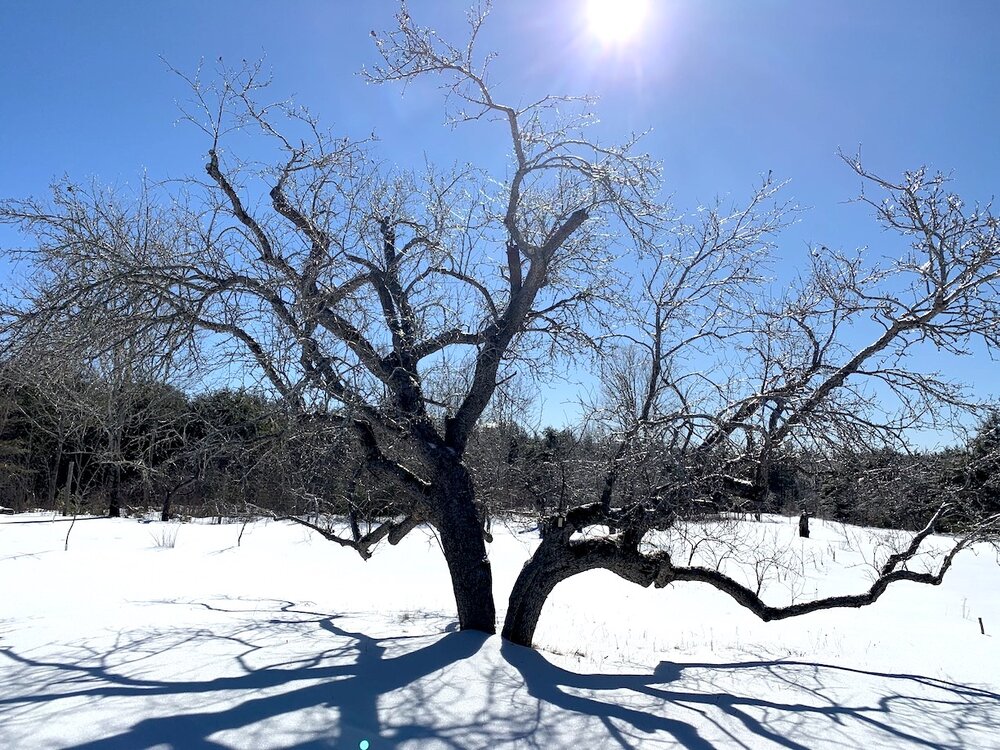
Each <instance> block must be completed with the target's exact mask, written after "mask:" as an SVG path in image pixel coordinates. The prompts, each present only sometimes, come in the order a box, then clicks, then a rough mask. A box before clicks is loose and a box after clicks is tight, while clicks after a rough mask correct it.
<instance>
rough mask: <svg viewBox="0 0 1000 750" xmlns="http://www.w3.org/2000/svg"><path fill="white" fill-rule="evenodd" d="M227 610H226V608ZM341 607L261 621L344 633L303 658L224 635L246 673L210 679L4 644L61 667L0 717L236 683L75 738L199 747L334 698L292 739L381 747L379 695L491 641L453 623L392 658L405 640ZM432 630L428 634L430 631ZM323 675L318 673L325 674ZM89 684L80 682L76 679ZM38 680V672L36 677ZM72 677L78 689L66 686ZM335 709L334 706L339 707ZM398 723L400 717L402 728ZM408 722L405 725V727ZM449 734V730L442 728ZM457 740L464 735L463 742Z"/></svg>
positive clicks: (136, 644) (99, 749) (117, 748)
mask: <svg viewBox="0 0 1000 750" xmlns="http://www.w3.org/2000/svg"><path fill="white" fill-rule="evenodd" d="M198 606H202V607H206V608H208V609H214V610H217V611H220V608H218V607H214V606H211V605H208V604H204V603H201V604H199V605H198ZM221 611H225V610H221ZM280 611H281V612H283V613H287V614H293V615H294V614H300V615H304V614H308V615H318V613H309V612H304V611H303V610H298V609H294V604H293V603H291V602H286V603H284V606H282V607H281V608H280ZM336 619H337V616H324V615H318V616H317V617H316V618H315V619H314V620H294V621H290V620H273V619H271V620H265V621H263V622H262V623H260V624H259V625H258V626H256V627H255V628H254V630H260V631H266V629H267V626H269V625H270V626H274V625H276V624H287V623H289V622H295V623H296V624H302V623H314V624H316V625H317V626H318V627H319V628H321V629H322V630H324V631H327V632H328V633H330V634H331V635H332V636H334V637H335V638H336V639H337V644H336V645H335V646H334V647H333V648H331V649H329V650H326V651H324V652H322V653H321V654H318V655H316V656H315V657H314V658H311V659H309V660H307V661H306V662H305V663H303V662H300V661H296V662H294V663H293V664H272V665H268V666H264V667H258V668H251V667H248V666H246V664H245V661H244V658H243V657H245V656H247V655H248V654H249V653H250V652H252V651H254V650H256V649H257V648H258V647H257V646H255V645H254V644H253V643H252V641H250V640H246V636H247V635H248V633H246V632H245V630H244V632H241V634H240V635H239V636H238V637H233V636H223V637H221V638H222V639H224V640H228V641H235V642H236V643H239V644H243V645H245V646H247V651H246V652H244V654H242V655H241V656H240V657H237V661H238V662H240V663H241V665H243V667H244V674H241V675H238V676H233V677H217V678H213V679H207V680H176V681H174V680H171V681H164V680H155V679H143V678H135V677H128V676H125V675H122V674H119V673H117V672H116V671H115V669H114V667H109V666H108V664H107V662H108V661H109V659H110V657H112V656H113V653H104V654H101V655H100V656H101V657H102V658H101V659H100V662H101V663H98V664H97V665H87V664H78V663H71V662H56V661H44V660H35V659H30V658H27V657H25V656H22V655H19V654H17V653H15V652H13V651H12V650H11V649H0V654H2V655H4V656H6V657H7V658H8V659H10V660H11V661H13V662H15V663H17V664H20V665H22V666H23V667H26V668H29V669H47V670H53V671H54V675H55V676H54V677H53V678H52V679H51V680H50V682H49V684H48V685H47V687H49V688H51V689H49V690H44V689H43V690H42V691H41V692H36V693H33V694H31V695H22V696H13V697H8V698H2V699H0V717H2V715H3V713H4V707H5V706H19V707H24V706H30V705H32V704H44V703H47V702H49V701H52V700H62V699H67V698H70V699H77V700H82V701H89V700H99V699H102V698H113V697H144V698H149V697H154V696H163V695H184V696H197V695H205V696H206V703H209V702H213V701H212V700H211V699H210V698H209V697H208V696H210V695H211V694H213V693H222V692H227V691H236V692H237V693H238V695H239V696H242V697H241V698H239V699H237V700H236V701H235V702H232V701H229V703H230V705H229V706H228V707H226V708H223V709H221V710H205V711H195V712H191V713H183V714H180V715H172V716H158V717H155V718H149V719H143V720H141V721H139V722H138V723H136V724H135V725H133V726H132V727H131V728H130V729H128V730H127V731H124V732H120V733H118V734H114V735H112V736H108V737H105V738H102V739H100V740H94V741H90V742H84V743H81V744H76V745H72V747H73V748H75V750H112V749H114V750H124V749H125V748H128V749H129V750H132V749H135V748H147V747H153V746H162V745H167V746H168V747H172V748H177V749H178V750H181V749H184V750H187V749H188V748H190V749H191V750H201V749H202V748H224V747H227V745H225V744H221V743H220V742H218V741H215V740H212V739H211V736H212V735H214V734H216V733H218V732H223V731H226V730H233V729H240V728H244V727H249V726H251V725H253V724H256V723H258V722H263V721H266V720H268V719H271V718H273V717H278V716H282V715H284V714H287V713H292V712H296V711H299V710H302V709H310V708H315V707H318V706H319V707H326V708H329V709H337V711H338V714H337V715H338V719H339V720H338V721H336V723H335V725H334V726H332V727H330V729H329V730H328V731H325V732H323V733H321V736H315V735H314V736H311V737H309V738H308V739H305V740H302V741H300V742H295V743H293V744H290V745H287V746H288V747H295V748H334V747H336V748H357V747H359V745H360V742H361V741H362V740H368V741H369V742H370V743H371V746H372V748H373V749H376V748H377V749H379V750H380V749H381V748H384V747H387V746H389V742H388V741H386V742H380V741H379V737H380V734H381V731H380V728H381V724H380V722H379V715H378V708H377V705H378V699H379V698H380V697H381V696H382V695H385V694H387V693H391V692H392V691H395V690H399V689H402V688H405V687H407V686H409V685H411V684H413V683H415V682H417V681H419V680H421V679H422V678H424V677H426V676H428V675H431V674H433V673H435V672H438V671H439V670H442V669H444V668H445V667H448V666H449V665H452V664H455V663H457V662H461V661H462V660H464V659H467V658H469V657H471V656H473V655H474V654H475V653H476V652H477V651H478V650H479V649H480V648H481V647H482V645H483V643H484V642H485V640H486V638H487V636H485V635H483V634H480V633H469V632H466V633H447V634H445V635H443V636H442V637H440V638H438V639H437V640H435V641H434V642H433V643H431V644H430V645H428V646H424V647H422V648H417V649H415V650H412V651H408V652H406V653H403V654H401V655H399V656H395V657H392V658H386V656H385V651H386V645H384V644H385V643H386V642H393V643H396V642H399V641H401V640H405V639H406V638H407V636H403V637H401V638H399V637H397V638H389V639H374V638H369V637H367V636H365V635H364V634H362V633H357V632H352V631H349V630H346V629H344V628H340V627H338V626H337V625H336V624H335V620H336ZM186 636H187V637H185V638H183V639H181V640H180V642H181V643H182V642H184V641H189V640H192V639H204V638H206V637H213V636H212V635H211V633H210V632H209V631H205V630H198V631H188V632H187V633H186ZM425 640H426V638H425ZM148 645H149V644H144V643H143V642H142V640H140V641H135V640H131V641H129V642H128V645H127V648H129V649H135V648H139V649H140V650H142V648H143V647H144V646H148ZM176 645H179V644H178V642H177V641H172V642H171V643H170V644H168V645H165V646H163V647H162V648H163V649H164V650H169V649H170V648H171V647H174V646H176ZM348 652H352V653H353V654H354V657H355V658H354V661H353V663H347V664H343V663H340V664H337V663H335V664H329V665H326V666H324V665H323V662H325V661H328V660H329V659H330V658H331V657H343V656H345V655H348ZM162 653H163V652H162V651H156V650H145V651H143V656H142V657H141V658H148V657H149V656H151V655H162ZM317 680H319V681H320V682H318V683H317ZM302 681H306V682H307V683H308V684H306V685H304V686H302V687H298V688H292V689H287V690H284V691H283V692H280V693H277V694H270V695H267V694H265V695H260V693H261V691H268V690H271V689H275V688H282V687H288V686H290V685H294V684H296V683H298V682H302ZM76 684H81V685H82V686H81V687H80V688H77V689H73V687H72V686H74V685H76ZM35 685H36V686H37V682H36V683H35ZM67 685H69V686H70V689H66V686H67ZM331 718H333V713H332V711H331ZM395 729H396V731H397V732H398V731H399V727H396V728H395ZM406 729H407V728H406V727H403V730H404V731H406ZM408 733H409V734H411V735H413V734H414V733H416V734H417V735H426V736H435V735H436V734H437V733H436V732H434V731H433V730H430V731H428V730H427V729H426V728H424V727H420V728H417V730H416V732H415V731H414V730H413V729H412V728H411V729H410V730H409V732H408ZM436 739H440V740H443V741H446V742H448V743H450V742H451V741H450V740H449V739H448V738H447V736H445V735H443V734H442V735H441V736H439V737H436ZM456 747H458V745H456Z"/></svg>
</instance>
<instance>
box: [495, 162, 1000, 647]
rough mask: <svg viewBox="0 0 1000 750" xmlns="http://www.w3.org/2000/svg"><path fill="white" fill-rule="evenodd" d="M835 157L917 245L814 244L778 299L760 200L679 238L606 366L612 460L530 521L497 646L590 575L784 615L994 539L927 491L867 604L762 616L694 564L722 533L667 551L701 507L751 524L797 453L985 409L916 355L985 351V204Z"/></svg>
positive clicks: (920, 176) (748, 592)
mask: <svg viewBox="0 0 1000 750" xmlns="http://www.w3.org/2000/svg"><path fill="white" fill-rule="evenodd" d="M845 160H846V161H847V163H848V165H849V166H850V167H851V168H852V169H854V170H855V172H856V173H857V174H858V175H859V176H860V177H861V179H862V181H863V185H864V190H863V192H862V198H861V200H862V201H863V202H865V203H867V204H869V205H870V206H872V207H874V209H875V214H876V218H877V220H878V222H879V223H880V224H881V225H882V226H883V227H884V228H885V229H888V230H892V231H895V232H898V233H900V234H901V235H902V236H903V237H904V238H906V239H907V240H908V241H909V244H910V247H909V249H908V250H907V252H906V253H905V254H904V255H903V257H902V258H899V259H891V260H889V261H885V262H883V263H881V264H879V263H867V262H866V261H865V258H864V255H863V254H862V253H859V254H856V255H850V256H849V255H846V254H842V253H836V252H833V251H830V250H828V249H827V248H825V247H820V248H816V249H814V250H813V252H812V254H811V257H812V267H811V269H810V270H809V272H808V273H807V274H805V275H803V276H802V277H801V279H800V281H799V282H798V283H796V284H794V285H793V286H792V287H791V289H790V290H789V291H787V292H786V293H784V294H782V295H779V296H777V297H775V296H774V295H772V294H770V293H769V287H768V286H767V285H765V284H760V283H755V280H754V279H752V278H750V277H749V276H747V275H746V274H745V269H746V268H748V267H751V266H754V265H755V263H753V262H748V261H752V260H753V258H752V256H751V255H748V251H749V250H750V249H751V248H754V249H755V252H756V251H759V249H760V248H766V246H767V245H768V240H767V238H768V236H769V235H770V234H771V232H772V231H773V229H774V227H775V223H774V218H775V215H774V214H773V213H766V212H765V213H759V212H758V210H757V207H758V206H759V205H760V197H761V195H762V193H761V192H760V191H759V192H758V193H757V194H756V195H755V196H754V197H753V198H752V200H751V201H750V204H749V207H748V208H746V209H743V210H738V211H735V212H731V213H726V212H720V211H719V210H718V209H716V210H712V211H708V212H707V214H706V215H705V216H704V218H703V219H702V221H701V222H700V223H699V224H698V225H697V226H696V227H695V228H693V229H691V230H690V231H681V232H679V234H678V237H679V240H678V244H677V246H676V248H675V249H674V250H673V251H672V253H671V254H670V255H664V256H662V259H661V261H660V263H659V264H658V265H657V266H656V267H655V269H654V271H653V273H652V274H651V275H650V276H649V277H647V279H646V282H645V285H644V295H643V299H644V300H645V305H644V306H642V307H641V309H640V313H641V314H640V316H639V319H638V321H637V323H636V329H637V331H639V335H636V336H627V337H626V338H628V339H630V343H629V347H630V348H628V349H626V350H625V351H626V352H627V354H618V355H617V356H616V357H614V358H611V359H610V360H609V363H608V365H607V367H606V374H605V379H606V382H607V383H608V389H609V394H610V395H609V398H608V399H607V401H606V404H607V405H606V409H607V413H606V419H607V421H608V422H609V423H610V424H612V425H613V426H614V427H615V428H616V429H617V432H616V434H617V439H618V445H619V448H618V451H617V452H616V454H615V456H614V460H613V461H612V462H611V463H610V465H609V468H608V470H607V473H606V479H605V483H604V486H603V489H602V490H601V491H600V492H599V493H595V496H594V497H593V498H592V500H591V502H588V503H585V504H580V505H578V506H577V507H575V508H573V509H571V510H570V511H569V512H567V513H565V514H563V515H561V516H559V517H555V516H553V517H551V518H549V519H547V520H546V522H545V523H544V524H543V525H542V530H541V534H542V541H541V544H540V545H539V547H538V548H537V550H536V552H535V553H534V555H533V556H532V558H531V559H530V560H529V561H528V563H527V564H526V565H525V567H524V569H523V570H522V572H521V574H520V576H519V578H518V580H517V582H516V583H515V585H514V589H513V591H512V594H511V601H510V607H509V609H508V614H507V619H506V623H505V626H504V630H503V632H504V635H505V637H507V638H509V639H511V640H513V641H515V642H517V643H522V644H529V645H530V643H531V640H532V637H533V635H534V631H535V627H536V625H537V623H538V618H539V616H540V615H541V611H542V607H543V605H544V602H545V600H546V598H547V596H548V595H549V593H550V592H551V591H552V589H553V588H554V587H555V585H556V584H558V583H559V582H560V581H562V580H565V579H566V578H569V577H570V576H573V575H576V574H578V573H581V572H584V571H587V570H593V569H598V568H603V569H607V570H610V571H612V572H614V573H616V574H618V575H619V576H621V577H622V578H624V579H626V580H629V581H632V582H635V583H638V584H640V585H643V586H648V585H651V584H652V585H656V586H665V585H668V584H670V583H672V582H674V581H696V582H702V583H707V584H709V585H712V586H714V587H715V588H717V589H719V590H721V591H723V592H725V593H727V594H729V595H730V596H731V597H732V598H733V599H734V600H735V601H736V602H737V603H739V604H740V605H742V606H745V607H747V608H748V609H750V610H751V611H752V612H754V614H756V615H757V616H759V617H760V618H761V619H764V620H776V619H783V618H787V617H792V616H796V615H801V614H806V613H808V612H814V611H817V610H820V609H827V608H832V607H860V606H864V605H867V604H871V603H873V602H874V601H876V600H877V599H878V598H879V596H881V594H882V593H883V592H884V591H885V590H886V589H887V587H888V586H889V585H890V584H892V583H894V582H896V581H903V580H906V581H915V582H920V583H927V584H939V583H940V582H941V581H942V579H943V576H944V575H945V573H946V572H947V571H948V569H949V568H950V566H951V564H952V562H953V560H954V558H955V555H956V554H958V553H959V552H960V551H961V550H963V549H965V548H966V547H968V546H970V545H972V544H975V543H977V542H980V541H986V542H992V543H993V544H997V543H998V540H1000V515H997V514H996V513H995V510H992V511H991V510H989V509H984V508H983V507H982V505H981V504H979V503H976V502H968V500H967V498H965V499H963V493H962V492H961V491H960V489H959V488H957V487H954V488H950V489H949V488H947V487H945V486H943V484H942V483H938V485H937V486H938V489H939V496H938V497H937V498H935V499H932V500H933V501H934V502H933V506H934V507H935V508H936V509H935V510H933V511H932V512H931V513H930V514H929V515H928V517H927V518H926V519H925V522H926V525H924V526H923V528H921V529H920V530H919V531H918V532H916V533H914V534H912V535H911V536H910V537H908V538H902V539H900V540H899V544H898V545H897V546H896V547H895V548H893V549H887V550H885V551H884V552H883V557H882V558H881V559H880V560H878V561H876V562H875V563H874V567H875V571H876V575H875V577H874V580H873V582H872V584H871V586H870V588H869V589H868V590H867V591H864V592H861V593H858V594H856V595H850V596H836V597H829V598H821V599H818V600H813V601H803V602H795V603H791V604H788V605H786V606H773V605H770V604H768V603H766V602H765V601H764V599H763V598H762V597H761V582H762V579H761V577H760V575H758V579H757V582H756V585H749V584H748V583H747V582H746V581H741V580H739V579H738V578H737V577H736V576H734V575H730V574H727V573H726V572H725V571H724V570H723V569H722V566H721V565H720V564H716V565H708V566H706V565H698V564H694V557H695V549H696V547H697V546H698V545H699V544H702V543H705V544H707V545H709V546H711V545H712V544H715V543H717V542H718V541H719V540H718V539H713V538H711V535H712V534H716V533H718V528H717V527H712V526H709V527H705V528H701V529H699V530H698V531H697V533H698V534H700V537H697V538H695V539H693V540H692V539H690V538H689V539H686V540H685V541H686V543H687V545H688V549H690V550H691V554H690V555H688V557H687V560H686V561H681V562H679V561H678V560H677V553H676V550H675V549H671V547H670V545H669V544H663V541H664V539H665V538H667V537H669V533H670V532H678V531H679V532H680V533H681V534H682V535H683V534H685V533H688V532H686V531H685V526H686V525H687V524H688V519H690V518H691V517H692V516H694V515H697V513H698V511H699V510H700V509H704V508H712V509H714V510H752V511H755V512H759V511H760V509H761V507H762V505H763V503H764V500H765V498H766V496H767V493H768V491H769V487H770V486H771V484H772V481H771V479H772V473H773V469H774V466H775V462H776V460H777V459H779V458H781V457H782V456H784V455H787V454H789V453H791V452H793V451H799V452H805V451H809V452H811V453H812V454H813V455H823V454H824V453H825V454H826V455H835V454H836V452H837V451H844V450H845V449H848V448H850V449H855V450H868V451H876V450H880V449H886V448H893V449H897V450H900V449H903V450H905V449H907V448H908V446H909V442H910V440H911V438H910V436H911V435H912V431H913V429H914V428H918V427H934V428H936V429H946V428H952V429H955V428H960V426H961V422H960V421H959V420H958V417H959V415H961V414H963V413H964V414H969V413H976V412H977V411H979V410H981V408H982V406H983V405H982V404H978V403H976V402H975V401H974V400H972V399H970V398H968V397H967V396H966V394H965V392H964V390H963V389H962V387H961V386H960V385H959V384H957V383H955V382H952V381H948V380H946V379H944V378H943V377H941V376H940V375H937V374H934V373H924V372H920V371H918V370H915V369H913V367H912V365H910V363H909V361H908V355H909V354H910V353H911V352H912V351H913V350H914V349H916V348H917V347H918V346H919V345H925V346H926V345H933V346H935V347H937V348H938V349H939V350H942V351H946V352H949V353H952V354H964V353H966V352H967V350H968V349H969V348H970V347H971V346H972V345H973V343H974V342H975V340H976V339H978V340H979V342H980V343H981V344H982V345H984V346H985V347H986V348H987V349H989V350H992V349H993V348H994V347H996V345H997V343H998V334H997V332H998V330H1000V328H998V323H1000V319H998V316H1000V296H998V291H1000V235H998V228H1000V221H998V219H997V218H996V217H994V216H993V215H992V213H991V211H990V208H989V207H988V206H985V207H982V206H973V207H971V208H968V209H967V208H966V207H965V206H964V204H963V202H962V201H961V199H959V198H958V197H957V196H956V195H954V194H953V193H951V192H949V191H948V189H947V179H946V178H944V177H942V176H941V175H930V174H928V173H927V172H926V171H925V170H918V171H916V172H911V173H907V174H906V175H904V177H903V180H902V181H901V182H899V183H894V182H891V181H888V180H886V179H883V178H881V177H878V176H876V175H874V174H872V173H871V172H869V171H867V170H866V169H865V168H864V167H863V166H862V165H861V164H860V162H859V161H858V160H856V159H850V158H847V159H845ZM762 189H763V190H767V189H768V186H767V184H765V186H764V188H762ZM873 189H874V190H877V191H879V193H880V197H879V198H875V197H872V196H871V193H870V191H871V190H873ZM734 284H735V286H734ZM864 335H869V336H870V339H869V340H868V342H867V343H864V341H863V339H861V337H862V336H864ZM859 339H861V340H862V343H854V342H856V341H858V340H859ZM705 344H707V348H706V347H705V346H704V345H705ZM650 457H653V461H652V467H653V469H654V470H655V471H656V472H658V474H659V481H657V482H655V483H654V484H653V485H651V486H649V488H648V489H647V491H646V492H645V493H644V494H641V495H640V496H638V497H636V496H635V494H634V493H628V494H626V493H623V492H621V489H620V487H619V483H620V480H621V477H622V475H623V472H624V470H625V468H626V467H628V466H634V465H641V464H643V463H649V462H650ZM899 481H900V478H899V477H895V476H893V477H890V478H889V479H888V481H885V482H869V483H867V485H866V490H865V491H867V492H869V493H871V494H872V496H873V497H872V498H871V500H872V501H874V502H879V501H880V499H881V500H882V501H884V499H885V494H884V493H885V492H886V491H887V488H892V487H893V486H894V485H896V484H898V482H899ZM609 529H610V530H611V532H612V533H609ZM942 529H947V531H948V532H949V533H950V534H951V535H952V536H951V543H950V545H949V546H948V547H947V549H945V550H944V551H940V550H939V551H938V553H937V555H936V556H933V555H932V557H933V559H934V560H936V562H935V563H934V564H933V566H932V567H931V568H929V569H920V568H919V566H917V567H914V563H916V562H917V560H918V558H919V559H920V562H922V563H926V555H928V554H930V551H931V550H929V546H928V545H929V542H928V538H929V537H930V536H931V535H932V534H933V533H934V532H935V531H937V530H942ZM706 535H708V536H706ZM752 558H753V559H752V560H750V562H751V563H752V565H751V567H753V568H754V569H755V570H756V571H757V573H758V574H761V573H762V571H763V574H765V575H766V573H767V570H768V564H769V563H768V560H771V561H772V562H774V558H772V557H768V556H767V554H765V553H763V552H760V551H757V552H755V554H754V555H753V556H752Z"/></svg>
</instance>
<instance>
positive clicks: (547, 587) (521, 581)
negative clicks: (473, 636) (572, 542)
mask: <svg viewBox="0 0 1000 750" xmlns="http://www.w3.org/2000/svg"><path fill="white" fill-rule="evenodd" d="M557 558H558V550H556V549H553V550H551V551H549V550H547V549H546V543H545V542H544V541H543V542H542V544H541V546H539V548H538V550H536V552H535V554H533V555H532V556H531V559H530V560H528V562H526V563H525V564H524V567H523V568H521V572H520V574H519V575H518V576H517V580H516V581H515V582H514V587H513V588H512V589H511V592H510V602H509V604H508V606H507V617H506V619H505V620H504V624H503V633H502V635H503V637H504V638H506V639H507V640H508V641H510V642H511V643H516V644H517V645H519V646H527V647H529V648H530V647H531V643H532V640H533V639H534V637H535V628H536V627H537V626H538V618H539V617H541V614H542V607H544V606H545V601H546V600H547V599H548V598H549V594H551V593H552V589H554V588H555V587H556V584H557V583H559V582H560V581H562V580H564V579H565V578H568V577H569V576H570V575H572V573H571V572H569V571H566V569H565V568H564V566H562V565H560V564H559V561H558V559H557Z"/></svg>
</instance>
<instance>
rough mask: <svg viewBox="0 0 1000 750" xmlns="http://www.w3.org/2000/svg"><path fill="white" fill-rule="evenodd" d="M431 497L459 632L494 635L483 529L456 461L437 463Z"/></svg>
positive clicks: (469, 483)
mask: <svg viewBox="0 0 1000 750" xmlns="http://www.w3.org/2000/svg"><path fill="white" fill-rule="evenodd" d="M432 493H433V494H434V495H436V497H432V503H433V507H436V508H438V509H439V512H438V515H437V517H436V518H434V519H433V522H434V526H435V527H436V528H437V531H438V534H439V535H440V537H441V548H442V550H443V551H444V557H445V561H446V562H447V563H448V572H449V573H450V574H451V586H452V591H453V592H454V594H455V604H456V606H457V608H458V624H459V627H460V628H461V629H462V630H479V631H482V632H484V633H495V632H496V627H497V626H496V606H495V605H494V602H493V571H492V568H491V567H490V560H489V557H488V555H487V552H486V542H485V540H484V539H483V526H482V521H481V519H480V518H479V513H478V512H477V510H476V506H475V502H474V500H475V493H474V490H473V487H472V479H471V477H470V476H469V473H468V471H467V470H466V469H465V467H464V466H462V464H461V463H460V462H459V461H458V460H449V459H445V458H440V459H438V465H437V467H436V471H435V482H434V488H433V490H432Z"/></svg>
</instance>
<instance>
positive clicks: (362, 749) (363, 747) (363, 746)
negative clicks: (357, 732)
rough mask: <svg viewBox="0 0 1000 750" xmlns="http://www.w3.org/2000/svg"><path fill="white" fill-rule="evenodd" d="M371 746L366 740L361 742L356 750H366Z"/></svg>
mask: <svg viewBox="0 0 1000 750" xmlns="http://www.w3.org/2000/svg"><path fill="white" fill-rule="evenodd" d="M371 746H372V743H370V742H369V741H368V740H361V743H360V744H359V745H358V750H368V748H370V747H371Z"/></svg>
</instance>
